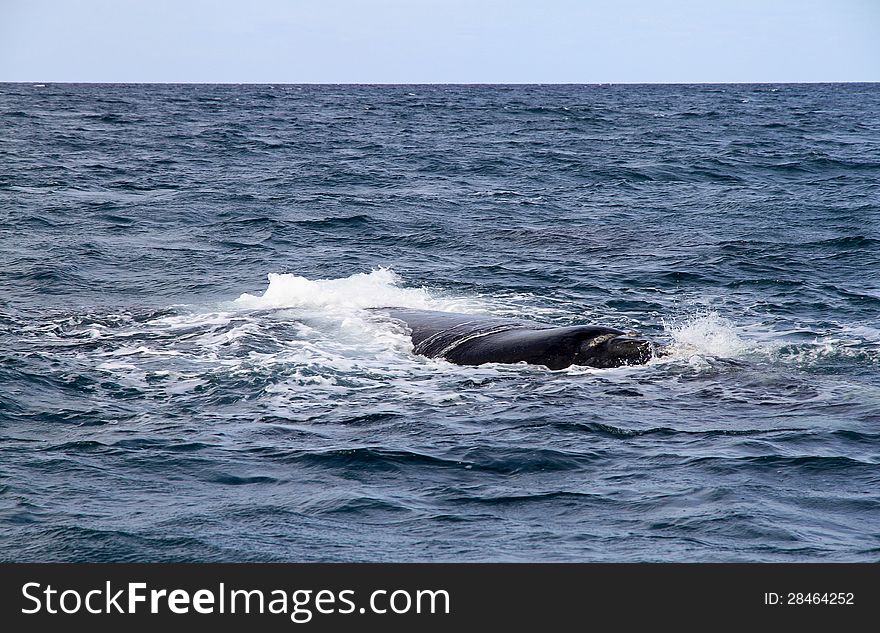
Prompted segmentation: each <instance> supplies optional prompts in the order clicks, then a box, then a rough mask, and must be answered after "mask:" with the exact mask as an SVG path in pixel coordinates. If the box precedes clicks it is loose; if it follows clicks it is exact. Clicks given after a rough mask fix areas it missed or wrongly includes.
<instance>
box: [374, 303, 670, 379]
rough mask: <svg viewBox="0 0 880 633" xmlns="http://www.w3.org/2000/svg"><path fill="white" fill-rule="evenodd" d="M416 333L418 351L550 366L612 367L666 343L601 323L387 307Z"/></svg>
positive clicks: (641, 360) (640, 359)
mask: <svg viewBox="0 0 880 633" xmlns="http://www.w3.org/2000/svg"><path fill="white" fill-rule="evenodd" d="M382 310H383V311H384V312H386V313H387V314H388V316H389V317H390V318H391V319H393V320H394V321H396V322H399V323H400V324H402V325H403V327H404V328H405V329H406V331H407V332H408V333H409V335H410V337H411V338H412V343H413V353H415V354H418V355H421V356H425V357H427V358H440V359H444V360H447V361H449V362H450V363H455V364H457V365H483V364H485V363H527V364H530V365H543V366H545V367H547V368H549V369H565V368H566V367H571V366H572V365H581V366H586V367H596V368H603V369H607V368H612V367H621V366H624V365H642V364H645V363H647V362H648V361H649V360H651V358H653V357H655V356H659V355H662V346H660V345H657V344H656V343H653V342H651V341H648V340H646V339H644V338H641V337H639V336H638V335H637V334H635V333H632V332H625V331H623V330H618V329H615V328H611V327H604V326H600V325H571V326H562V327H557V326H553V325H549V324H545V323H538V322H533V321H528V320H519V319H504V318H497V317H491V316H482V315H474V314H460V313H455V312H438V311H431V310H415V309H409V308H395V307H392V308H382Z"/></svg>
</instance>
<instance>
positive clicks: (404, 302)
mask: <svg viewBox="0 0 880 633" xmlns="http://www.w3.org/2000/svg"><path fill="white" fill-rule="evenodd" d="M400 283H401V279H400V277H399V276H398V275H397V274H396V273H395V272H394V271H393V270H391V269H390V268H376V269H374V270H372V271H371V272H369V273H357V274H354V275H351V276H350V277H342V278H340V279H307V278H306V277H301V276H299V275H293V274H279V273H269V287H268V288H266V291H265V292H264V293H263V294H262V295H260V296H255V295H251V294H247V293H245V294H242V295H241V296H240V297H239V298H238V299H236V300H235V304H236V306H237V307H239V308H244V309H258V310H259V309H272V308H300V309H307V310H322V311H331V312H348V311H352V310H362V309H366V308H382V307H391V306H394V307H403V308H417V309H425V310H449V311H452V310H456V309H458V310H461V311H472V310H473V309H475V308H476V307H477V306H475V305H474V302H473V301H467V300H460V299H459V300H456V299H443V298H437V297H432V296H431V294H430V293H429V292H428V291H427V290H426V289H425V288H402V287H400V285H399V284H400Z"/></svg>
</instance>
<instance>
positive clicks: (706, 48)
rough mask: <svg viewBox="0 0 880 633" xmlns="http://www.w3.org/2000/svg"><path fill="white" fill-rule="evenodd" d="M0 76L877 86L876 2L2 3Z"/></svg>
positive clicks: (879, 15) (879, 26)
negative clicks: (850, 83) (865, 83)
mask: <svg viewBox="0 0 880 633" xmlns="http://www.w3.org/2000/svg"><path fill="white" fill-rule="evenodd" d="M0 81H84V82H104V81H112V82H235V83H237V82H242V83H244V82H266V83H281V82H290V83H300V82H302V83H350V82H352V83H472V82H478V83H569V82H574V83H603V82H613V83H623V82H784V81H880V0H613V1H604V2H603V1H598V0H582V1H580V2H578V1H575V0H530V1H526V0H506V1H502V0H362V1H356V0H313V1H306V0H286V1H285V0H239V1H233V0H144V1H140V0H0Z"/></svg>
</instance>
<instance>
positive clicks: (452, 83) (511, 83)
mask: <svg viewBox="0 0 880 633" xmlns="http://www.w3.org/2000/svg"><path fill="white" fill-rule="evenodd" d="M877 83H880V79H878V80H855V81H848V80H830V81H824V80H810V81H764V80H761V81H522V82H520V81H500V82H492V81H438V82H428V81H414V82H408V81H400V82H398V81H392V82H385V81H79V80H60V81H55V80H49V79H44V80H27V81H15V80H0V84H25V85H47V84H86V85H147V86H148V85H152V86H155V85H168V86H185V85H192V86H217V85H228V86H275V85H278V86H621V85H624V86H755V85H813V84H877Z"/></svg>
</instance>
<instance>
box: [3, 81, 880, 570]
mask: <svg viewBox="0 0 880 633" xmlns="http://www.w3.org/2000/svg"><path fill="white" fill-rule="evenodd" d="M389 306H398V307H410V308H419V309H431V310H443V311H454V312H467V313H474V314H479V315H497V316H501V317H512V318H522V319H529V320H535V321H540V322H544V323H547V324H552V325H574V324H597V325H605V326H611V327H616V328H620V329H624V330H635V331H638V332H641V333H642V335H643V336H645V337H646V338H649V339H651V340H653V341H657V342H659V343H662V344H666V345H669V346H670V349H671V350H672V353H671V354H670V355H669V356H666V357H663V358H657V359H654V360H652V361H650V362H649V363H648V364H646V365H641V366H631V367H620V368H616V369H592V368H589V367H571V368H568V369H562V370H556V371H551V370H549V369H546V368H543V367H541V366H535V365H531V366H529V365H524V364H519V365H502V364H497V365H491V364H490V365H482V366H477V367H463V366H458V365H453V364H451V363H448V362H445V361H443V360H436V359H428V358H424V357H421V356H417V355H414V354H413V353H412V342H411V340H410V339H409V337H408V335H407V332H406V331H405V329H403V328H402V327H401V326H400V325H399V324H396V323H394V322H393V321H391V320H390V319H387V318H383V317H382V316H381V311H375V310H370V308H381V307H389ZM878 323H880V84H794V85H793V84H778V85H775V84H774V85H770V84H761V85H523V86H515V85H485V86H484V85H461V86H457V85H437V86H430V85H409V86H405V85H394V86H380V85H363V86H358V85H89V84H0V560H3V561H16V562H24V561H79V562H104V561H108V562H109V561H112V562H122V561H230V562H231V561H383V562H386V561H387V562H390V561H462V562H463V561H529V562H531V561H535V562H537V561H596V562H601V561H609V562H656V561H674V562H709V561H713V562H730V561H746V562H758V561H762V562H763V561H780V562H801V561H803V562H818V561H835V562H837V561H840V562H843V561H874V562H876V561H878V560H880V373H878V369H880V325H878Z"/></svg>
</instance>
